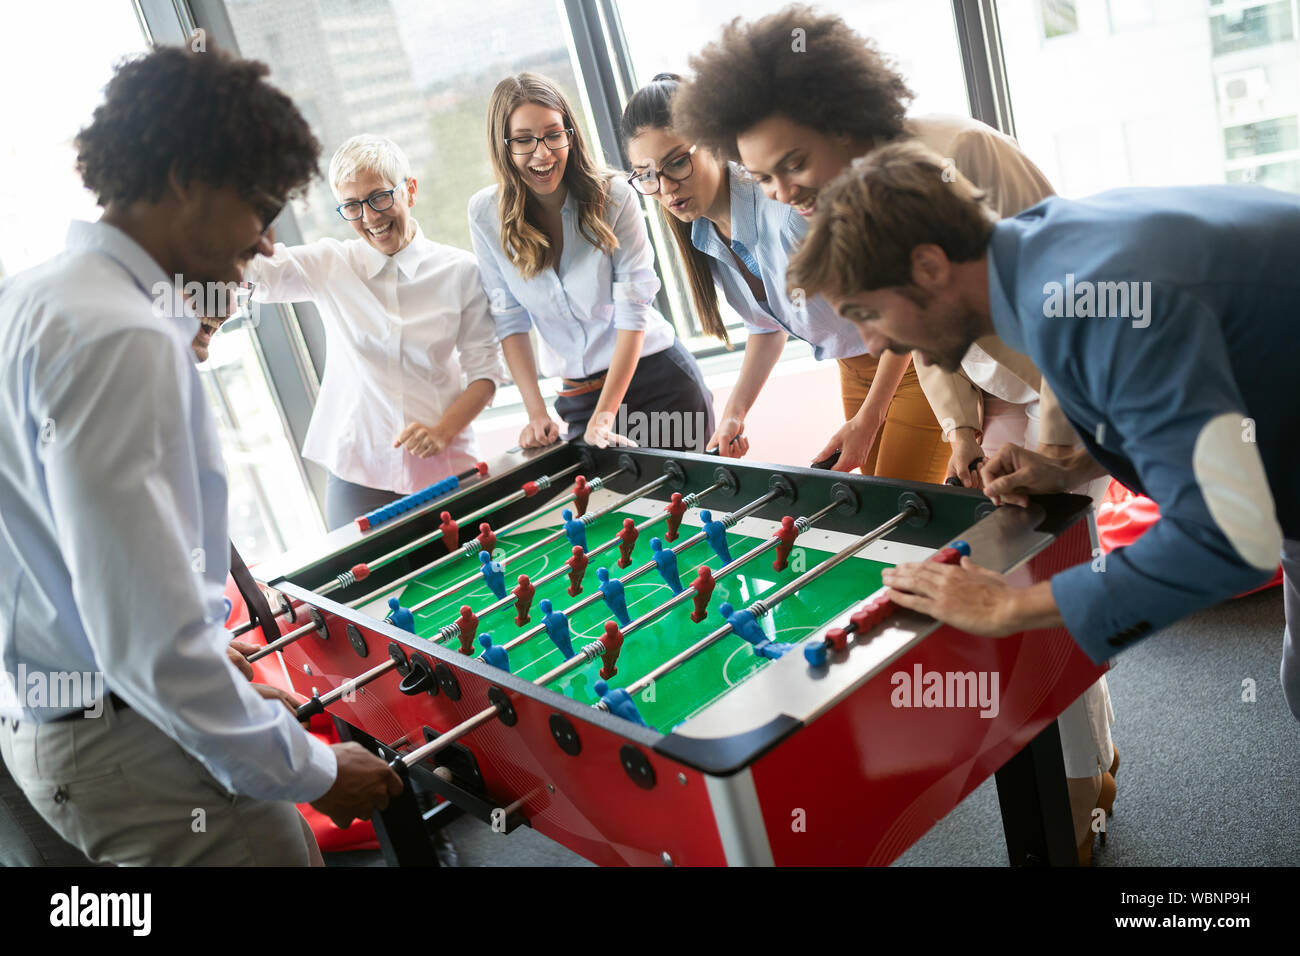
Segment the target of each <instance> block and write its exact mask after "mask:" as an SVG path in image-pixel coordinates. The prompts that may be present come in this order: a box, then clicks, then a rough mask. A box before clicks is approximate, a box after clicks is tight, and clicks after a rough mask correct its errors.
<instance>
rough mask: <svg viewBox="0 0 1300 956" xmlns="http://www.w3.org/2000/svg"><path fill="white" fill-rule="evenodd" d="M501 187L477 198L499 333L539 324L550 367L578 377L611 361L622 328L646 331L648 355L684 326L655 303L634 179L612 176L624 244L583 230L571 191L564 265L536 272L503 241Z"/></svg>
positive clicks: (655, 280) (609, 217)
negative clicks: (591, 238)
mask: <svg viewBox="0 0 1300 956" xmlns="http://www.w3.org/2000/svg"><path fill="white" fill-rule="evenodd" d="M497 190H498V187H497V186H488V187H487V188H485V189H482V190H480V191H479V192H477V193H475V194H474V196H473V197H472V198H471V199H470V201H469V231H470V238H471V239H472V240H473V244H474V254H475V256H477V257H478V266H479V274H480V276H481V277H482V282H483V291H484V292H486V293H487V298H488V307H489V308H490V309H491V310H492V318H493V320H494V321H495V322H496V329H497V338H498V339H505V338H506V337H507V336H511V335H515V334H518V333H520V332H528V331H529V330H530V329H533V328H536V329H537V335H538V338H539V339H541V346H542V347H541V350H540V355H539V357H538V358H539V364H540V367H541V372H542V374H543V375H545V376H551V375H562V376H564V377H565V378H572V379H578V378H586V377H587V376H590V375H595V374H597V373H600V372H604V371H605V370H606V369H608V368H609V363H610V361H611V359H612V358H613V357H614V341H615V339H616V338H617V336H618V332H619V330H620V329H627V330H630V331H635V332H640V331H644V332H645V339H644V341H643V342H642V345H641V355H642V356H643V357H644V356H647V355H654V354H655V353H657V352H662V351H663V350H664V349H666V348H668V347H670V346H671V345H672V344H673V341H674V339H675V338H676V333H675V332H674V331H673V327H672V325H670V324H669V322H668V321H667V320H666V319H665V318H664V317H663V316H662V315H660V314H659V311H658V310H657V309H656V308H655V307H654V304H653V303H654V297H655V294H656V293H657V292H658V291H659V277H658V276H657V275H656V274H655V270H654V249H653V247H652V246H651V245H650V239H649V236H648V235H647V234H646V226H645V220H644V219H643V218H642V217H643V212H642V207H641V203H640V202H639V201H638V198H637V194H636V193H635V192H634V191H633V189H632V187H631V186H629V185H628V184H627V183H625V182H623V181H622V180H621V179H617V178H615V179H613V180H611V181H610V184H609V199H608V201H607V204H606V207H605V217H606V221H607V222H608V223H609V224H610V227H611V228H612V229H613V230H614V235H615V236H616V237H617V239H618V248H616V249H615V250H614V251H613V252H612V253H607V252H602V251H601V250H600V249H598V248H597V247H596V246H594V245H592V244H591V243H590V242H588V241H587V239H586V238H585V237H584V236H583V235H582V234H581V233H580V232H579V231H578V209H577V204H576V202H575V201H574V199H573V194H572V193H570V194H569V196H568V197H567V198H566V199H565V201H564V206H563V208H562V209H561V213H560V218H561V222H562V224H563V227H564V248H563V250H561V252H560V263H559V268H558V270H557V269H554V268H546V269H543V270H542V271H541V272H540V273H538V274H537V275H536V276H534V277H533V278H531V279H525V278H524V277H523V276H522V275H520V274H519V270H517V269H516V268H515V267H514V265H513V264H512V263H511V262H510V260H509V259H507V258H506V254H505V252H504V251H503V250H502V248H501V217H500V214H499V210H498V207H497Z"/></svg>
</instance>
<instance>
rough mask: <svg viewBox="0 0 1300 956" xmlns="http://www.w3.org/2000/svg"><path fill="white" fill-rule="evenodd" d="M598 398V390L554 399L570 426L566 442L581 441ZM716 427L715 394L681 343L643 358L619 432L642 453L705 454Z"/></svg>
mask: <svg viewBox="0 0 1300 956" xmlns="http://www.w3.org/2000/svg"><path fill="white" fill-rule="evenodd" d="M597 374H598V375H599V374H604V373H597ZM591 377H592V378H595V377H597V376H595V375H593V376H591ZM599 399H600V392H599V391H594V392H588V393H587V394H585V395H575V396H573V397H570V398H566V397H564V396H560V397H558V398H556V399H555V413H556V414H557V415H559V416H560V418H562V419H563V420H564V423H565V424H566V425H567V426H568V433H567V434H566V435H565V436H564V437H565V438H566V439H568V440H569V441H578V440H580V439H581V438H582V436H583V433H584V432H586V430H587V422H588V421H590V420H591V416H592V413H593V412H595V410H596V402H597V401H599ZM715 427H716V424H715V420H714V417H713V395H712V393H710V392H709V389H708V387H707V386H706V385H705V384H704V376H703V374H701V372H700V366H699V364H698V363H697V362H696V361H695V356H693V355H691V353H690V351H688V350H687V348H686V346H685V345H683V344H682V341H681V339H676V340H674V341H673V344H672V345H671V346H670V347H669V348H666V349H664V350H663V351H662V352H657V353H655V354H654V355H646V356H642V357H641V359H640V361H638V362H637V366H636V372H635V373H634V374H633V375H632V382H631V383H630V384H629V385H628V387H627V394H626V395H624V396H623V404H622V406H621V407H620V408H619V411H618V414H617V415H616V416H615V418H614V430H615V431H617V432H619V433H620V434H622V435H624V436H626V437H627V438H630V439H632V441H634V442H636V443H637V444H638V445H640V446H641V447H642V448H673V449H679V450H682V451H699V452H702V451H704V445H705V442H707V441H708V440H709V438H710V437H711V436H712V435H713V431H714V428H715Z"/></svg>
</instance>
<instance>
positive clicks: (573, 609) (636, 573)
mask: <svg viewBox="0 0 1300 956" xmlns="http://www.w3.org/2000/svg"><path fill="white" fill-rule="evenodd" d="M784 494H785V492H784V491H781V490H779V489H776V488H774V489H773V490H771V491H769V492H768V493H767V494H765V495H763V496H762V497H761V498H755V499H754V500H753V501H751V502H750V503H749V504H747V505H745V506H744V507H743V508H740V509H739V510H737V511H733V512H732V513H731V514H730V515H728V518H730V519H732V520H733V522H734V521H739V520H740V519H741V518H743V517H745V516H746V515H748V514H751V513H753V512H755V511H757V510H758V509H759V508H761V507H763V506H764V505H765V504H767V503H768V502H769V501H772V500H774V499H776V498H780V497H781V496H782V495H784ZM703 540H704V532H703V531H698V532H696V533H695V534H693V535H691V536H690V537H689V538H687V539H686V540H685V541H682V542H681V543H680V544H676V545H673V547H671V548H670V549H669V550H670V551H672V552H673V553H674V554H681V553H682V552H683V551H685V550H686V549H687V548H690V547H692V546H693V545H696V544H699V543H700V542H701V541H703ZM656 567H658V565H656V564H655V563H654V562H653V561H647V562H646V563H645V564H643V565H641V566H640V567H639V568H636V569H634V570H632V571H629V572H628V573H627V574H625V575H623V576H622V577H621V578H619V580H620V581H622V582H623V583H624V584H628V583H629V582H632V581H635V580H636V579H637V578H639V577H641V575H643V574H646V573H648V572H649V571H651V570H653V569H654V568H656ZM600 599H601V593H600V592H599V591H592V592H591V593H590V594H588V595H587V596H586V597H585V598H582V599H581V600H579V601H578V602H577V603H575V604H572V605H570V606H569V607H567V608H565V610H564V612H563V613H564V616H565V617H571V616H572V615H574V614H576V613H577V612H578V611H581V610H582V609H583V608H587V607H590V606H591V605H592V604H594V603H595V602H596V601H599V600H600ZM544 630H546V626H545V625H544V624H536V625H534V626H533V627H531V628H529V629H528V630H526V631H524V633H522V634H520V635H519V636H518V637H516V638H515V639H514V640H512V641H509V642H507V643H506V644H504V645H502V646H503V647H504V648H505V649H506V651H507V652H509V651H511V650H513V649H514V648H516V647H518V646H519V645H520V644H523V643H524V642H525V641H528V640H531V639H532V638H534V637H536V636H537V635H538V634H540V633H541V632H542V631H544Z"/></svg>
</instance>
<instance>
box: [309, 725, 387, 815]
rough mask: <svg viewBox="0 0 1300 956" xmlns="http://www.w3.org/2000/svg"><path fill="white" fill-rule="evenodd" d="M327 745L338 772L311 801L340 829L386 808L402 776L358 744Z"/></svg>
mask: <svg viewBox="0 0 1300 956" xmlns="http://www.w3.org/2000/svg"><path fill="white" fill-rule="evenodd" d="M330 749H331V750H333V751H334V757H335V759H337V760H338V768H339V769H338V775H337V776H336V777H335V778H334V786H332V787H330V788H329V790H327V791H326V792H325V795H324V796H323V797H321V798H320V799H319V800H313V801H312V804H311V805H312V806H313V807H315V808H316V809H317V810H319V811H320V812H321V813H323V814H325V816H327V817H329V818H330V819H331V820H333V821H334V825H335V826H337V827H339V828H340V829H346V828H347V827H348V825H349V824H351V823H352V821H353V820H354V819H358V820H365V819H368V818H369V817H370V815H371V814H372V813H374V812H375V811H376V810H383V809H386V808H387V806H388V801H389V798H391V797H395V796H397V795H398V794H399V793H401V792H402V778H401V777H399V776H398V775H397V774H395V773H394V772H393V771H392V769H391V768H390V767H389V766H388V764H386V763H384V761H382V760H380V759H379V758H378V757H376V756H375V755H374V754H372V753H370V751H368V750H366V748H365V747H362V746H361V745H360V744H358V743H351V742H349V743H345V744H334V745H333V746H331V747H330Z"/></svg>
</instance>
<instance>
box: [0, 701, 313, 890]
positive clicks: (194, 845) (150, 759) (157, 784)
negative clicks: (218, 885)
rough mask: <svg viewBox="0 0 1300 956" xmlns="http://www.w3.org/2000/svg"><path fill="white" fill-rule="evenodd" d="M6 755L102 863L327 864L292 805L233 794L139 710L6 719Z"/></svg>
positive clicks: (69, 833)
mask: <svg viewBox="0 0 1300 956" xmlns="http://www.w3.org/2000/svg"><path fill="white" fill-rule="evenodd" d="M0 754H2V755H3V759H4V762H5V763H6V764H7V765H8V768H9V772H10V773H11V774H12V775H13V779H14V782H15V783H17V784H18V786H19V787H20V788H21V789H22V791H23V793H24V794H25V795H26V796H27V799H28V800H29V801H31V805H32V807H33V808H35V810H36V812H37V813H39V814H40V815H41V816H42V817H43V818H44V819H45V822H47V823H48V824H49V825H50V826H51V827H53V828H54V830H55V832H56V833H58V834H59V835H60V836H61V837H63V839H64V840H66V841H67V842H68V843H70V844H72V846H74V847H76V848H77V849H79V850H81V852H82V853H84V854H86V856H87V857H89V858H90V859H91V860H93V861H94V862H96V863H113V864H117V865H118V866H322V865H323V860H322V859H321V855H320V849H319V848H318V847H317V845H316V839H315V837H314V836H312V833H311V828H310V827H308V826H307V821H306V820H304V819H303V817H302V814H300V813H299V812H298V810H297V808H295V807H294V805H293V804H291V803H287V802H279V801H270V800H257V799H253V798H252V797H245V796H238V795H236V794H232V793H231V792H230V791H228V790H226V788H225V787H223V786H222V785H221V784H220V783H219V782H218V781H217V779H216V778H215V777H214V776H212V774H211V773H210V772H209V771H208V770H207V768H206V767H204V766H203V764H201V763H200V762H199V761H198V760H196V759H195V758H193V757H191V756H190V755H189V753H187V752H186V751H185V750H184V748H182V747H181V746H180V745H179V744H177V743H176V742H175V741H174V740H172V739H171V738H169V737H168V736H166V735H165V734H164V733H163V732H162V731H160V730H159V729H158V728H157V727H155V726H154V725H153V724H151V723H150V722H149V721H148V720H146V719H145V718H144V717H142V716H140V714H138V713H137V712H135V711H133V710H122V711H117V710H114V708H112V707H110V706H105V707H104V711H103V714H102V715H101V716H99V717H95V718H83V719H77V720H66V721H59V722H57V723H47V724H38V723H34V722H32V721H12V720H0Z"/></svg>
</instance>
